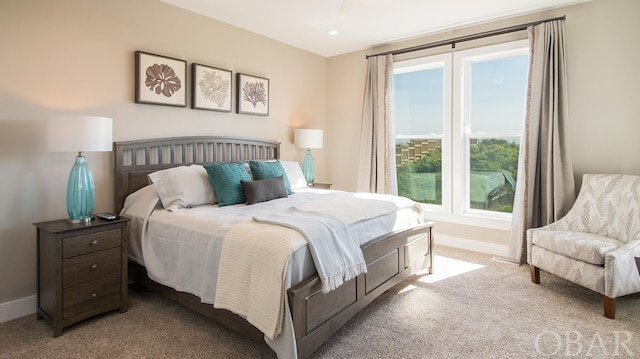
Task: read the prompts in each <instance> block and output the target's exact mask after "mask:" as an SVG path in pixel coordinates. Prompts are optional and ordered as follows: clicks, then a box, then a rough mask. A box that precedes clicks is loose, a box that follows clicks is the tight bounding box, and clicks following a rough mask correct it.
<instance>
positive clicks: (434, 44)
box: [366, 15, 565, 59]
mask: <svg viewBox="0 0 640 359" xmlns="http://www.w3.org/2000/svg"><path fill="white" fill-rule="evenodd" d="M564 19H565V16H564V15H562V16H560V17H554V18H552V19H546V20H540V21H534V22H530V23H526V24H521V25H515V26H510V27H504V28H502V29H497V30H490V31H485V32H479V33H477V34H472V35H466V36H460V37H454V38H453V39H449V40H441V41H436V42H431V43H428V44H423V45H417V46H412V47H406V48H404V49H398V50H392V51H386V52H380V53H377V54H373V55H367V56H366V58H367V59H368V58H370V57H372V56H380V55H400V54H405V53H407V52H413V51H420V50H426V49H431V48H434V47H439V46H445V45H451V47H452V48H455V47H456V43H458V42H464V41H470V40H477V39H482V38H485V37H490V36H496V35H502V34H508V33H510V32H516V31H522V30H526V29H527V28H528V27H529V26H534V25H538V24H542V23H543V22H549V21H555V20H564Z"/></svg>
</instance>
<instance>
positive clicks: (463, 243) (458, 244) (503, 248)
mask: <svg viewBox="0 0 640 359" xmlns="http://www.w3.org/2000/svg"><path fill="white" fill-rule="evenodd" d="M433 241H434V243H435V244H440V245H443V246H447V247H454V248H460V249H466V250H468V251H474V252H480V253H485V254H491V255H494V256H500V257H507V256H508V255H509V246H508V245H502V244H495V243H488V242H483V241H476V240H473V239H468V238H459V237H452V236H446V235H442V234H437V233H436V234H434V238H433Z"/></svg>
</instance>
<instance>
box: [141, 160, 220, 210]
mask: <svg viewBox="0 0 640 359" xmlns="http://www.w3.org/2000/svg"><path fill="white" fill-rule="evenodd" d="M148 177H149V180H151V182H152V183H153V185H154V187H155V189H156V193H157V194H158V197H160V201H162V206H163V207H164V208H166V209H168V210H169V211H176V210H179V209H184V208H191V207H195V206H200V205H203V204H213V203H215V202H216V201H217V199H216V196H215V192H214V190H213V186H212V185H211V182H209V175H208V174H207V171H206V170H205V169H204V167H202V166H201V165H191V166H180V167H173V168H167V169H166V170H161V171H157V172H153V173H150V174H149V176H148Z"/></svg>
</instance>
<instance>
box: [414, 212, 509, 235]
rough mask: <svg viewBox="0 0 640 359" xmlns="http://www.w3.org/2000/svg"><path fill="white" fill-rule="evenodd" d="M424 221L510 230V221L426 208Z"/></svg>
mask: <svg viewBox="0 0 640 359" xmlns="http://www.w3.org/2000/svg"><path fill="white" fill-rule="evenodd" d="M424 219H425V220H428V221H435V222H438V221H440V222H448V223H456V224H463V225H467V226H475V227H483V228H491V229H498V230H503V231H510V230H511V219H507V218H490V217H486V216H478V215H473V214H452V213H443V212H438V211H434V210H430V209H428V208H425V209H424Z"/></svg>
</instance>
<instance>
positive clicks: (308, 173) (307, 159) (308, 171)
mask: <svg viewBox="0 0 640 359" xmlns="http://www.w3.org/2000/svg"><path fill="white" fill-rule="evenodd" d="M302 173H303V174H304V178H305V179H306V180H307V184H308V185H310V186H312V185H313V182H314V181H315V179H316V169H315V164H314V163H313V156H311V150H309V149H307V152H306V153H305V154H304V160H303V161H302Z"/></svg>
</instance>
